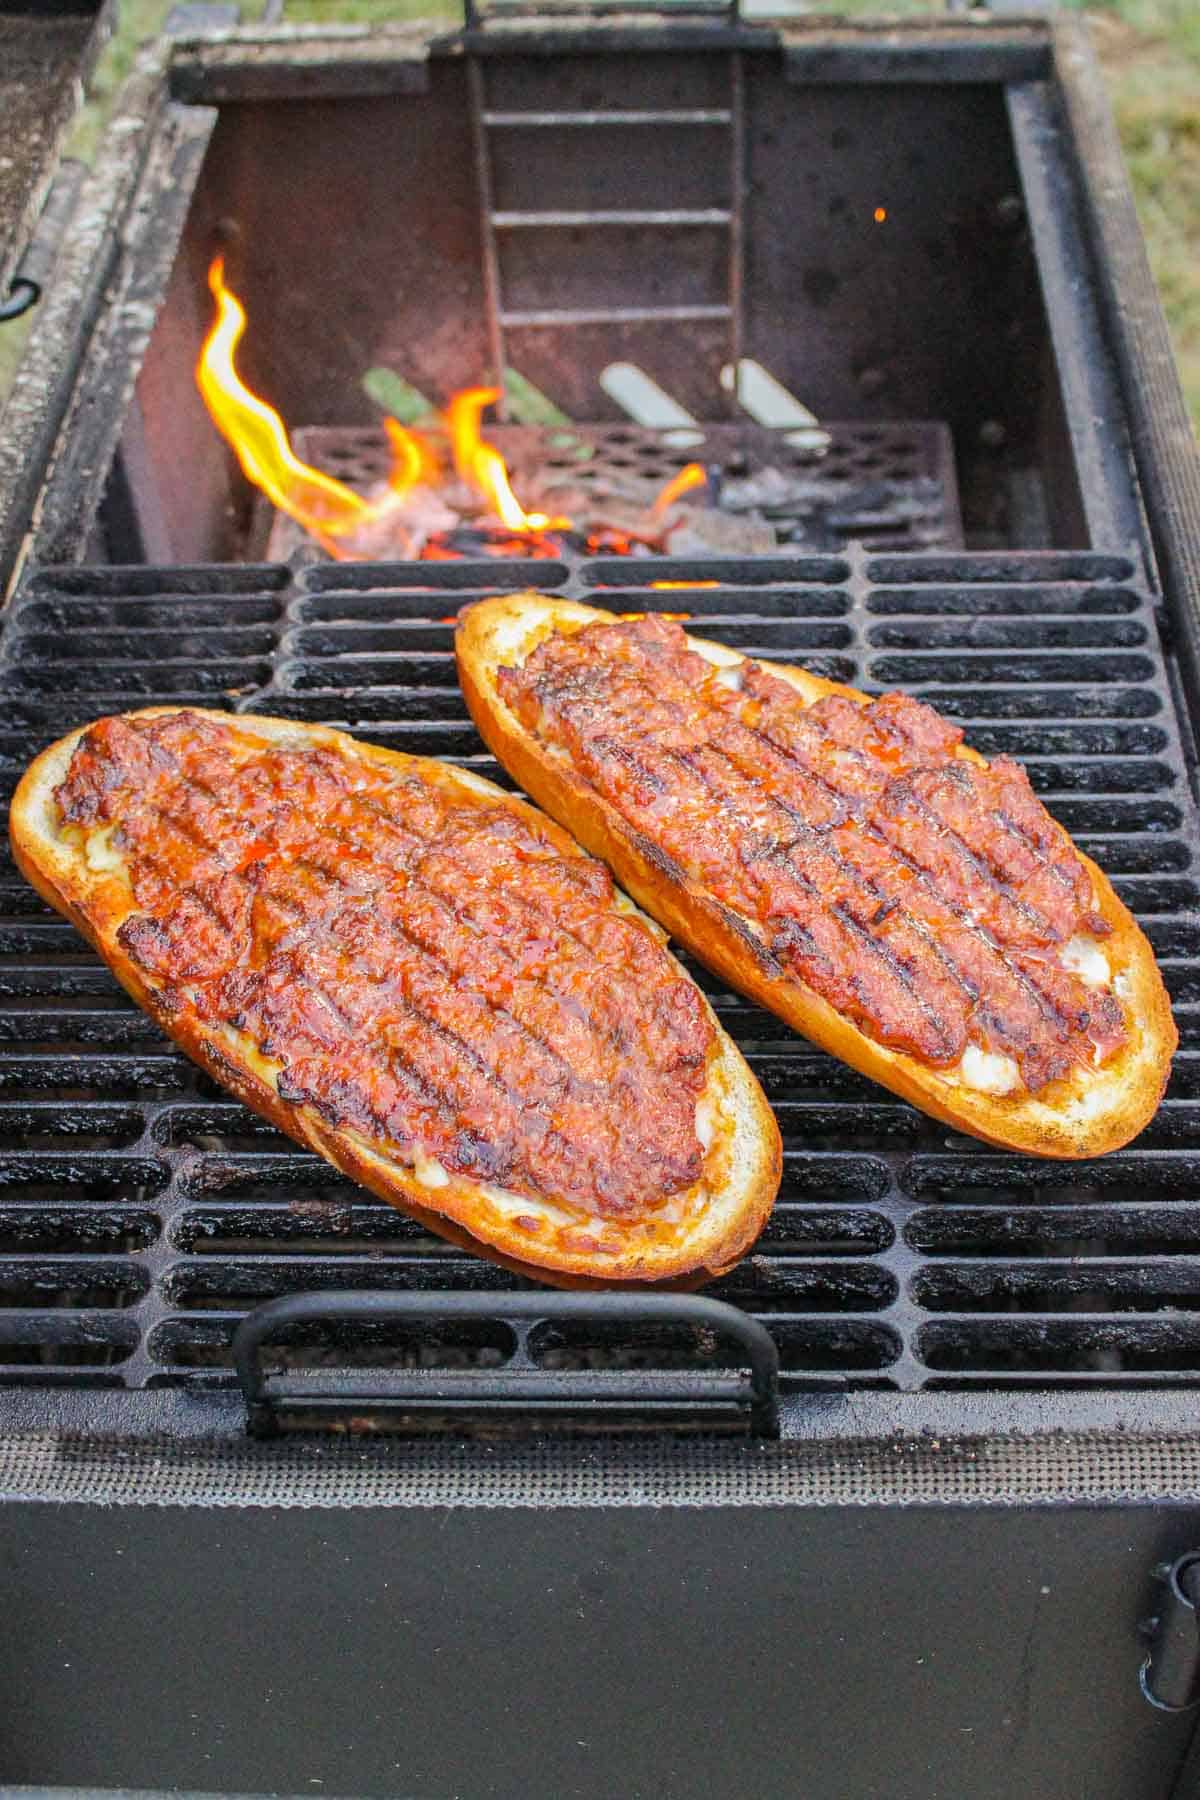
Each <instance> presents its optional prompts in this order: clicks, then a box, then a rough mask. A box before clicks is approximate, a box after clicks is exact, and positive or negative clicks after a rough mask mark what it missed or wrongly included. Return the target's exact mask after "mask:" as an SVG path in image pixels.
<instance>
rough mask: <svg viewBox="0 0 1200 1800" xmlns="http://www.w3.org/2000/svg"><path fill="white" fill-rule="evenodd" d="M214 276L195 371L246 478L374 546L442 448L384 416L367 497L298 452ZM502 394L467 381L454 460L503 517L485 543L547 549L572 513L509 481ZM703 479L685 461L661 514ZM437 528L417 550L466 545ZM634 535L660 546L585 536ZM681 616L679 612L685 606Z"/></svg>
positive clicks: (435, 468) (450, 413) (343, 550)
mask: <svg viewBox="0 0 1200 1800" xmlns="http://www.w3.org/2000/svg"><path fill="white" fill-rule="evenodd" d="M208 285H209V288H210V290H211V292H212V295H213V298H214V300H215V301H216V303H217V316H216V319H215V320H214V322H213V325H212V328H211V330H210V331H209V333H208V336H207V337H206V338H205V340H204V344H203V347H202V349H201V351H200V359H199V362H198V364H197V366H196V381H197V384H198V385H199V388H200V392H201V394H202V395H203V396H204V403H205V405H206V406H207V408H208V411H209V413H210V415H211V417H212V420H213V423H214V424H215V425H216V427H217V429H218V431H219V432H220V433H221V435H222V436H223V437H224V438H225V439H226V441H227V442H228V443H230V444H231V445H232V446H233V449H234V451H235V452H236V455H237V458H238V461H239V462H240V464H241V466H242V470H243V472H244V474H245V475H246V477H247V479H248V480H249V481H251V482H252V483H253V484H254V486H255V487H257V488H259V489H261V490H262V492H263V493H264V494H266V496H267V498H268V499H269V500H271V501H272V502H273V504H274V505H275V506H277V507H278V508H279V510H280V512H285V513H287V514H288V515H289V516H290V517H291V518H293V519H295V520H297V521H298V523H299V524H301V525H302V526H303V527H304V528H305V530H306V531H308V532H310V533H311V534H312V536H313V537H314V538H316V540H317V542H318V543H320V544H321V545H322V546H323V548H324V549H325V550H326V551H328V553H329V554H330V555H331V556H333V557H337V558H344V557H353V556H354V555H356V554H357V555H363V554H368V553H369V552H368V551H366V550H365V549H364V547H363V534H365V533H366V532H367V531H368V529H369V528H370V527H371V526H373V525H375V524H377V523H378V522H379V521H381V520H384V519H388V518H389V515H395V514H397V512H398V509H399V508H400V507H401V506H402V504H403V502H404V500H405V498H406V496H408V495H409V494H410V493H411V491H412V490H413V488H415V487H416V486H417V484H418V483H423V484H425V485H426V486H429V487H432V486H434V485H435V484H436V482H437V481H438V480H439V478H440V475H441V469H440V466H439V459H438V456H437V454H436V451H435V449H434V447H433V445H431V444H430V443H429V442H428V441H427V440H426V439H425V438H424V437H422V436H420V435H418V434H417V433H416V432H412V431H409V430H407V429H406V427H405V426H403V425H401V423H400V422H399V420H398V419H393V418H385V419H384V421H383V424H384V429H385V431H386V432H387V436H388V441H389V444H390V446H391V451H392V468H391V473H390V475H389V477H388V482H387V491H386V492H385V493H384V494H383V495H382V497H381V498H376V499H370V500H369V499H367V498H365V497H364V496H363V495H362V494H359V493H356V492H355V491H354V489H353V488H349V487H347V486H346V485H345V483H344V482H341V481H338V480H337V479H336V477H335V476H332V475H326V474H325V473H324V472H323V471H322V470H320V469H316V468H313V467H312V466H311V465H310V464H308V463H306V462H302V461H301V459H300V458H299V457H298V456H297V455H296V453H295V451H294V450H293V449H292V446H291V442H290V440H289V438H288V433H287V427H286V425H285V424H284V422H283V420H282V419H281V418H280V416H279V414H278V413H277V412H276V411H275V409H274V407H273V406H269V405H268V404H267V402H266V401H265V400H263V399H260V397H259V396H258V395H257V394H255V393H254V392H252V390H251V389H250V388H248V387H247V386H246V384H245V382H244V381H243V380H242V378H241V376H240V375H239V373H238V371H237V367H236V364H235V361H234V357H235V352H236V351H237V347H238V345H239V343H240V342H241V340H242V337H243V334H244V333H245V330H246V313H245V309H244V308H243V306H242V305H241V302H240V301H239V300H238V298H237V296H236V295H235V294H234V293H232V292H231V290H230V289H229V288H228V287H227V286H226V285H225V259H224V257H222V256H217V257H214V259H213V261H212V263H211V265H210V267H209V271H208ZM499 398H500V389H499V388H494V387H474V388H464V389H463V390H462V392H460V393H457V394H455V395H454V396H453V397H452V398H451V401H450V404H449V406H448V407H447V408H446V411H445V413H444V415H443V420H442V422H443V424H444V426H445V429H446V433H447V435H448V437H449V440H450V446H451V450H452V452H453V457H454V466H455V468H456V470H457V471H458V474H459V477H460V478H461V479H462V480H463V481H464V482H465V483H467V484H468V485H469V486H470V487H472V488H473V489H474V490H475V491H476V493H478V494H480V495H481V496H482V497H483V499H484V500H485V501H486V503H487V505H488V507H489V509H490V511H491V512H492V513H493V514H494V515H495V517H496V518H498V519H499V520H500V521H501V523H502V524H503V526H504V527H505V529H506V531H507V532H509V533H510V534H511V536H510V537H503V536H502V535H500V534H498V533H496V532H495V531H493V533H492V541H491V543H490V545H489V548H490V549H491V550H492V551H494V553H496V554H499V555H517V556H520V555H525V556H550V555H556V554H558V553H559V548H560V547H559V546H557V545H556V544H555V543H554V542H553V541H552V540H547V539H546V538H545V537H544V534H545V533H548V532H556V531H570V530H572V529H573V524H572V521H571V520H570V519H566V518H552V517H550V516H549V515H548V514H546V513H540V512H532V513H530V512H526V511H525V509H524V507H523V506H522V505H521V503H520V501H519V500H518V499H517V497H516V495H515V494H514V493H513V490H512V483H511V481H510V479H509V475H508V470H507V468H506V467H505V464H504V458H503V457H502V456H501V454H500V452H499V451H498V450H497V449H496V448H495V446H494V445H493V444H489V443H487V442H486V441H485V440H484V438H483V436H482V433H481V430H480V424H481V420H482V417H483V413H484V410H485V408H486V407H489V406H491V405H493V404H494V403H495V402H496V401H497V400H499ZM706 480H707V476H706V475H705V472H704V470H703V469H702V468H701V466H700V464H699V463H689V464H688V465H687V467H686V468H683V469H681V470H680V471H679V474H678V475H676V476H675V478H674V479H673V480H672V481H669V482H668V483H667V485H666V487H665V488H664V489H663V491H662V492H661V493H660V494H659V496H658V498H657V499H656V500H655V502H654V505H653V508H652V516H653V517H654V518H656V519H659V518H662V516H663V515H664V514H665V513H666V512H667V510H668V508H669V507H670V506H671V505H672V504H673V503H674V502H675V501H676V500H678V499H679V497H680V496H681V495H682V494H685V493H687V492H688V491H689V490H690V489H692V488H696V487H701V486H703V484H704V482H705V481H706ZM388 530H389V532H391V533H393V534H394V535H395V537H396V539H397V540H398V543H399V545H400V546H402V548H400V554H401V555H412V554H414V549H413V543H414V540H413V536H412V533H411V532H410V531H408V530H406V529H405V525H404V521H403V520H402V519H401V518H399V517H396V516H391V517H390V522H389V525H388ZM439 535H440V534H435V535H434V536H431V537H429V538H428V539H427V540H426V541H425V542H424V544H423V546H422V548H421V550H420V552H419V554H420V555H421V556H423V557H425V558H427V559H428V560H430V561H441V560H449V559H457V557H458V556H459V555H460V554H461V552H460V551H458V550H456V549H453V548H450V547H449V546H448V545H446V544H445V543H444V542H439V541H438V536H439ZM635 544H645V545H647V547H650V548H655V547H657V544H656V540H655V539H654V538H653V537H651V536H646V535H643V534H641V533H638V534H630V533H627V532H624V531H620V530H618V529H616V528H615V527H607V526H606V527H603V528H602V529H600V530H599V531H597V532H594V533H593V534H592V535H591V537H590V538H589V540H588V548H589V550H590V551H592V552H593V553H599V552H600V551H604V552H607V553H608V554H616V555H628V554H629V553H630V552H631V551H632V550H633V548H634V545H635ZM654 585H655V586H656V587H657V586H663V587H669V586H673V585H679V586H687V585H695V586H697V587H700V586H708V585H712V586H715V585H716V584H715V583H711V584H710V583H703V582H697V583H694V584H689V583H682V582H681V583H678V584H675V583H670V582H662V583H658V582H656V583H654ZM681 616H682V615H681Z"/></svg>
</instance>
